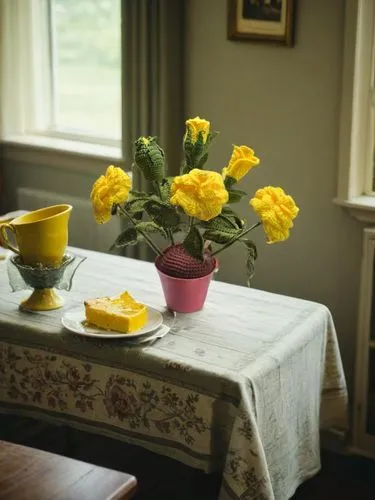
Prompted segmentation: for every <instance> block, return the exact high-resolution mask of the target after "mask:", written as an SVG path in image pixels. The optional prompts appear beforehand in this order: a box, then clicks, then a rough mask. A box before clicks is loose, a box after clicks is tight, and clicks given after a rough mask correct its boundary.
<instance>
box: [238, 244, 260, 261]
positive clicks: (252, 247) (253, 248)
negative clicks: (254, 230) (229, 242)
mask: <svg viewBox="0 0 375 500" xmlns="http://www.w3.org/2000/svg"><path fill="white" fill-rule="evenodd" d="M240 241H241V243H244V244H245V245H246V248H247V250H248V252H249V253H250V254H251V255H252V256H253V258H254V260H256V259H257V258H258V251H257V247H256V245H255V243H254V242H253V241H251V240H240Z"/></svg>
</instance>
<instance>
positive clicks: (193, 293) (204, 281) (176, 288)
mask: <svg viewBox="0 0 375 500" xmlns="http://www.w3.org/2000/svg"><path fill="white" fill-rule="evenodd" d="M156 269H157V271H158V273H159V277H160V281H161V286H162V288H163V292H164V297H165V301H166V303H167V306H168V307H169V309H172V310H173V311H176V312H181V313H192V312H196V311H200V310H201V309H202V308H203V306H204V303H205V300H206V297H207V291H208V287H209V285H210V282H211V279H212V276H213V275H214V273H215V272H216V270H217V261H216V260H215V267H214V269H213V271H212V272H211V273H209V274H207V275H206V276H202V277H201V278H190V279H186V278H174V277H173V276H168V275H167V274H164V273H162V272H161V271H159V269H158V268H157V266H156Z"/></svg>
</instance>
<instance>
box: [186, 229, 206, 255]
mask: <svg viewBox="0 0 375 500" xmlns="http://www.w3.org/2000/svg"><path fill="white" fill-rule="evenodd" d="M182 244H183V247H184V249H185V250H186V252H187V253H188V254H189V255H191V256H192V257H194V258H195V259H198V260H200V261H203V246H204V241H203V238H202V235H201V233H200V232H199V230H198V229H197V228H196V227H195V226H193V227H191V228H190V231H189V232H188V234H187V236H186V238H185V239H184V241H183V242H182Z"/></svg>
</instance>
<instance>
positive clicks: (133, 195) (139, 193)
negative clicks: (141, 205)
mask: <svg viewBox="0 0 375 500" xmlns="http://www.w3.org/2000/svg"><path fill="white" fill-rule="evenodd" d="M148 196H150V195H149V194H148V193H146V192H145V191H136V190H135V189H132V190H131V191H129V197H128V201H133V200H137V199H138V198H147V197H148Z"/></svg>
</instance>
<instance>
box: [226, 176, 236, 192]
mask: <svg viewBox="0 0 375 500" xmlns="http://www.w3.org/2000/svg"><path fill="white" fill-rule="evenodd" d="M236 182H237V181H236V179H235V178H234V177H231V176H230V175H227V176H226V177H225V181H224V184H225V187H226V188H227V189H228V190H230V188H231V187H232V186H233V185H234V184H236Z"/></svg>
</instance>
